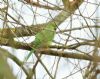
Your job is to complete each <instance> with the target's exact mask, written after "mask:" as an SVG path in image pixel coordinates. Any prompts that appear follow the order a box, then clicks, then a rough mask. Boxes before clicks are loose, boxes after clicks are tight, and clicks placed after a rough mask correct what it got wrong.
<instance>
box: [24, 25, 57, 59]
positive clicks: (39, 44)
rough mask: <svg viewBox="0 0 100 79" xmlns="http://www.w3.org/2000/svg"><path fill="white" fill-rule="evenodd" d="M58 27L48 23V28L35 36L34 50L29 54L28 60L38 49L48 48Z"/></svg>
mask: <svg viewBox="0 0 100 79" xmlns="http://www.w3.org/2000/svg"><path fill="white" fill-rule="evenodd" d="M56 28H57V25H56V24H55V23H48V24H47V26H46V27H45V28H44V29H43V30H42V31H40V32H38V33H37V34H36V36H35V41H34V42H33V45H34V48H32V50H31V51H30V53H29V54H28V56H27V58H26V60H27V59H28V58H29V57H30V55H31V54H32V53H33V52H35V50H36V49H38V48H43V47H44V48H47V47H48V46H49V45H50V44H51V42H52V40H53V38H54V35H55V31H56Z"/></svg>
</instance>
